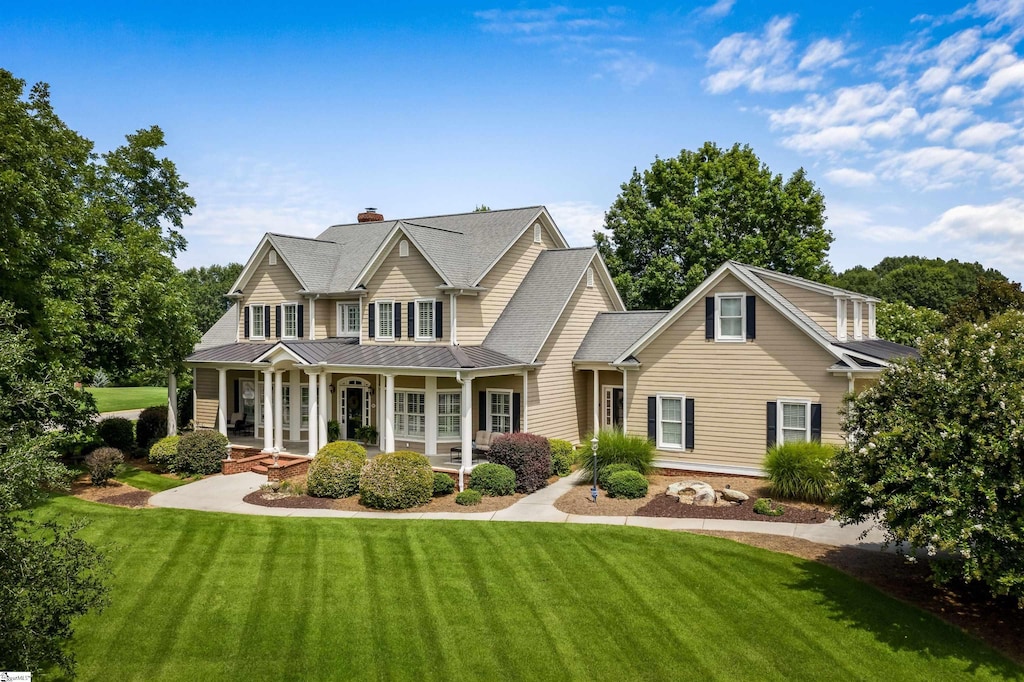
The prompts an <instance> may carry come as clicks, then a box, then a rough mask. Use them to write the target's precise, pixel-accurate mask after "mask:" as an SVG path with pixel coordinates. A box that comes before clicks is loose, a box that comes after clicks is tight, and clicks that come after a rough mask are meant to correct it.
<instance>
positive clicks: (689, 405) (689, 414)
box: [683, 398, 693, 450]
mask: <svg viewBox="0 0 1024 682" xmlns="http://www.w3.org/2000/svg"><path fill="white" fill-rule="evenodd" d="M683 447H685V448H686V449H687V450H693V398H687V399H686V444H685V445H684V446H683Z"/></svg>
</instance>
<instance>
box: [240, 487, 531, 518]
mask: <svg viewBox="0 0 1024 682" xmlns="http://www.w3.org/2000/svg"><path fill="white" fill-rule="evenodd" d="M524 497H526V496H525V495H521V494H515V495H505V496H503V497H484V498H483V499H482V500H480V504H475V505H472V506H462V505H459V504H455V495H445V496H444V497H435V498H432V499H431V500H430V502H427V503H426V504H424V505H420V506H418V507H411V508H409V509H395V510H394V511H395V512H396V513H399V514H403V513H404V514H409V513H413V514H419V513H422V512H461V513H469V514H472V513H475V512H493V511H498V510H500V509H505V508H507V507H511V506H512V505H513V504H515V503H516V502H518V501H519V500H521V499H523V498H524ZM243 501H244V502H247V503H249V504H255V505H258V506H260V507H279V508H285V509H337V510H338V511H372V512H375V511H380V510H379V509H373V508H371V507H367V506H365V505H363V504H361V503H360V502H359V495H353V496H352V497H342V498H340V499H336V500H335V499H331V498H329V497H312V496H310V495H286V494H283V493H276V492H273V491H270V490H256V491H254V492H251V493H249V494H248V495H246V496H245V497H244V498H243Z"/></svg>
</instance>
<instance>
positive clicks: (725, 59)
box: [704, 17, 821, 94]
mask: <svg viewBox="0 0 1024 682" xmlns="http://www.w3.org/2000/svg"><path fill="white" fill-rule="evenodd" d="M792 27H793V18H792V17H775V18H773V19H772V20H771V21H769V22H768V24H767V25H765V27H764V32H763V33H762V34H761V35H753V34H750V33H734V34H732V35H730V36H727V37H725V38H723V39H722V40H720V41H719V42H718V44H717V45H715V46H714V47H713V48H711V52H710V53H708V60H707V66H708V67H710V68H712V69H714V70H715V71H714V73H712V74H711V75H710V76H708V77H707V78H706V79H705V80H704V87H705V88H706V89H707V90H708V92H711V93H715V94H719V93H724V92H731V91H732V90H736V89H737V88H740V87H745V88H746V89H748V90H750V91H751V92H788V91H793V90H809V89H811V88H813V87H815V86H816V85H817V84H818V83H819V81H820V80H821V76H820V75H817V74H809V75H799V74H798V73H797V68H796V66H795V65H794V64H793V52H794V50H795V43H794V42H793V41H791V40H790V39H789V32H790V29H791V28H792Z"/></svg>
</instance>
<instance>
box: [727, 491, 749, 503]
mask: <svg viewBox="0 0 1024 682" xmlns="http://www.w3.org/2000/svg"><path fill="white" fill-rule="evenodd" d="M722 499H724V500H728V501H729V502H746V501H747V500H749V499H750V496H749V495H747V494H746V493H744V492H740V491H739V490H733V489H732V488H726V489H725V490H723V491H722Z"/></svg>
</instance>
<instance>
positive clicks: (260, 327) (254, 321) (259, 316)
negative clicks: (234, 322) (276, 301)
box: [249, 303, 267, 339]
mask: <svg viewBox="0 0 1024 682" xmlns="http://www.w3.org/2000/svg"><path fill="white" fill-rule="evenodd" d="M266 314H267V306H265V305H263V304H262V303H256V304H253V305H251V306H249V316H250V318H251V319H250V322H249V337H250V338H253V339H263V338H266V337H265V336H264V334H263V332H264V330H265V329H266V326H265V325H266V321H265V319H264V316H265V315H266Z"/></svg>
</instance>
